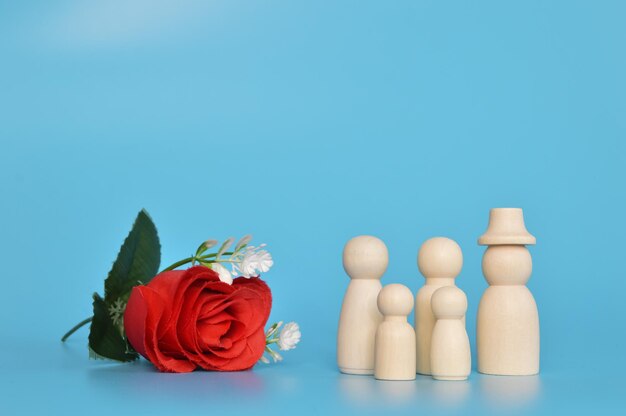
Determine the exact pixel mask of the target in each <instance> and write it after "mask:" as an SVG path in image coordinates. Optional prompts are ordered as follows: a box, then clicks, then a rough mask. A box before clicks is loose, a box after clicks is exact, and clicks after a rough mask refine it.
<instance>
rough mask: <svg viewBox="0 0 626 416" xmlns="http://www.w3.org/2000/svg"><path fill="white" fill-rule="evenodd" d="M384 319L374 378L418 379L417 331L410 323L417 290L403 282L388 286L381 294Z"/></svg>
mask: <svg viewBox="0 0 626 416" xmlns="http://www.w3.org/2000/svg"><path fill="white" fill-rule="evenodd" d="M378 309H379V310H380V312H381V313H382V314H383V316H384V319H383V322H382V323H381V324H380V325H379V326H378V330H377V331H376V361H375V366H374V377H376V378H377V379H378V380H414V379H415V331H414V330H413V327H412V326H411V324H409V323H408V322H407V316H408V315H409V314H410V313H411V311H412V310H413V292H411V290H410V289H409V288H408V287H406V286H404V285H400V284H391V285H387V286H385V287H384V288H383V290H381V291H380V294H379V295H378Z"/></svg>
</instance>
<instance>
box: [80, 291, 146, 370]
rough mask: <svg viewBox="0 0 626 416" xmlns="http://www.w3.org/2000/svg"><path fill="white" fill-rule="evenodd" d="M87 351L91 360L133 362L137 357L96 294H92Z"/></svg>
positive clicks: (103, 302)
mask: <svg viewBox="0 0 626 416" xmlns="http://www.w3.org/2000/svg"><path fill="white" fill-rule="evenodd" d="M89 350H90V356H91V357H93V358H110V359H111V360H117V361H134V360H136V359H137V358H139V355H138V354H137V353H136V352H135V351H133V350H132V348H131V347H130V346H129V345H128V343H127V342H126V339H125V338H124V337H123V336H122V334H121V333H120V331H119V329H118V327H117V325H115V324H114V323H113V320H112V319H111V317H110V316H109V310H108V307H107V305H106V303H105V301H104V299H102V298H101V297H100V295H98V294H97V293H94V294H93V321H92V322H91V331H90V332H89Z"/></svg>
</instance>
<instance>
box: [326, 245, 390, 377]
mask: <svg viewBox="0 0 626 416" xmlns="http://www.w3.org/2000/svg"><path fill="white" fill-rule="evenodd" d="M388 262H389V257H388V252H387V246H385V243H383V242H382V241H381V240H380V239H378V238H376V237H372V236H368V235H362V236H359V237H355V238H353V239H351V240H350V241H348V243H347V244H346V246H345V248H344V250H343V267H344V269H345V271H346V273H347V274H348V276H350V284H349V285H348V290H347V291H346V294H345V296H344V298H343V304H342V306H341V316H340V317H339V328H338V333H337V365H338V367H339V371H341V372H342V373H346V374H374V338H375V336H376V328H378V324H379V323H380V322H381V321H382V319H383V317H382V315H381V314H380V312H379V311H378V307H377V305H376V299H377V297H378V293H379V292H380V289H381V288H382V285H381V283H380V278H381V277H382V275H383V274H384V273H385V271H386V270H387V264H388Z"/></svg>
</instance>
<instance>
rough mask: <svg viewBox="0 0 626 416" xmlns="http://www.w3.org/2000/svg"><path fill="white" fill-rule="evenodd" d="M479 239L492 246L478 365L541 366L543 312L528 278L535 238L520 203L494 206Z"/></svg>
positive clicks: (530, 369)
mask: <svg viewBox="0 0 626 416" xmlns="http://www.w3.org/2000/svg"><path fill="white" fill-rule="evenodd" d="M478 244H480V245H487V246H489V247H488V248H487V250H486V251H485V254H484V255H483V262H482V267H483V274H484V275H485V279H486V280H487V282H488V283H489V287H488V288H487V290H485V293H484V294H483V296H482V298H481V300H480V304H479V305H478V318H477V321H476V346H477V349H478V371H480V372H481V373H485V374H497V375H532V374H537V373H538V372H539V312H538V311H537V304H536V303H535V299H534V298H533V295H532V293H530V291H529V290H528V288H527V287H526V282H527V281H528V279H529V278H530V275H531V273H532V267H533V266H532V258H531V257H530V252H529V251H528V249H527V248H526V245H528V244H535V237H533V236H532V235H531V234H530V233H529V232H528V231H526V226H525V225H524V214H523V212H522V210H521V209H520V208H494V209H492V210H491V212H490V214H489V227H488V228H487V232H486V233H485V234H483V235H482V236H481V237H480V238H479V239H478Z"/></svg>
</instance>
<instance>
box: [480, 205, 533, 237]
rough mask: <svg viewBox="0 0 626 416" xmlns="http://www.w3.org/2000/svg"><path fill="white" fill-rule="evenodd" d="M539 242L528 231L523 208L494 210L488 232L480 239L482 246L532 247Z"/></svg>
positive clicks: (490, 212) (492, 210)
mask: <svg viewBox="0 0 626 416" xmlns="http://www.w3.org/2000/svg"><path fill="white" fill-rule="evenodd" d="M536 242H537V240H536V239H535V237H534V236H533V235H532V234H531V233H529V232H528V231H527V230H526V226H525V225H524V212H523V211H522V209H521V208H492V209H491V211H489V226H488V227H487V231H486V232H485V233H484V234H483V235H481V236H480V237H479V238H478V244H479V245H481V246H495V245H504V244H520V245H531V244H535V243H536Z"/></svg>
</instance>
